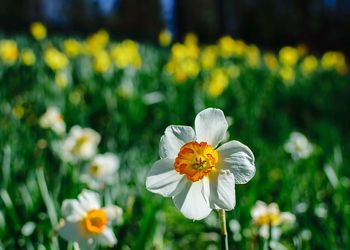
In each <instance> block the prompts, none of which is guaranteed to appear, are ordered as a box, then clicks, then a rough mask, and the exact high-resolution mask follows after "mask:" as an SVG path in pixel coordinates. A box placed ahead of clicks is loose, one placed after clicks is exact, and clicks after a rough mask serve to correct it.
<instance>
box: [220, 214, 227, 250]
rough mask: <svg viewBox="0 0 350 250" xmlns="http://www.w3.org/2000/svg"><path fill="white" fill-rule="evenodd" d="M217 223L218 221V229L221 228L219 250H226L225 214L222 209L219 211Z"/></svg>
mask: <svg viewBox="0 0 350 250" xmlns="http://www.w3.org/2000/svg"><path fill="white" fill-rule="evenodd" d="M219 221H220V228H221V249H222V250H228V237H227V227H226V212H225V210H224V209H219Z"/></svg>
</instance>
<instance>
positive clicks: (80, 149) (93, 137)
mask: <svg viewBox="0 0 350 250" xmlns="http://www.w3.org/2000/svg"><path fill="white" fill-rule="evenodd" d="M100 140H101V137H100V135H99V134H98V133H97V132H96V131H95V130H93V129H90V128H81V127H80V126H74V127H72V128H71V130H70V131H69V134H68V136H67V137H66V139H65V140H64V142H63V143H62V148H61V150H62V158H63V159H64V160H66V161H73V162H74V161H76V160H88V159H90V158H91V157H93V156H94V155H95V154H96V150H97V145H98V143H99V142H100Z"/></svg>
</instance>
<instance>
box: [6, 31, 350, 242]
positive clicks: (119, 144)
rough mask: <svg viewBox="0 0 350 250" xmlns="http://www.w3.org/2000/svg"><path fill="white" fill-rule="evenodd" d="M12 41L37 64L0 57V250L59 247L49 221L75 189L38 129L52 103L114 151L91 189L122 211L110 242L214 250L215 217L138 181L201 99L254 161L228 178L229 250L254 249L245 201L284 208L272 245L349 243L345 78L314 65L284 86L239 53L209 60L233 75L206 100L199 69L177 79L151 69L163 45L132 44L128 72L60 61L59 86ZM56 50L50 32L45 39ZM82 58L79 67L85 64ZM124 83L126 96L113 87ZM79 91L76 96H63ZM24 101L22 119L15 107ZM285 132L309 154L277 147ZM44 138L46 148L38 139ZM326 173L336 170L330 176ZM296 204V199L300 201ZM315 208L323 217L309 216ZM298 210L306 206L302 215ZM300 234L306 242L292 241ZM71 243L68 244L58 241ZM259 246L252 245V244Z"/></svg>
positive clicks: (27, 41)
mask: <svg viewBox="0 0 350 250" xmlns="http://www.w3.org/2000/svg"><path fill="white" fill-rule="evenodd" d="M14 39H16V41H17V44H18V46H19V48H24V47H27V46H28V47H31V48H33V49H34V51H35V53H36V57H37V62H36V64H35V65H34V66H31V67H27V66H24V65H22V64H21V63H20V62H18V61H17V62H16V63H15V64H13V65H6V64H5V63H4V62H1V61H0V114H1V115H0V148H1V152H0V163H1V171H0V249H44V248H43V246H45V247H46V248H47V249H58V248H59V249H65V248H66V247H67V243H66V242H65V241H64V240H63V239H61V238H59V237H57V235H56V234H55V227H56V226H57V223H58V221H59V220H60V219H61V218H62V215H61V212H60V207H61V203H62V201H63V200H64V199H67V198H75V197H76V196H77V195H78V194H79V193H80V192H81V190H82V189H83V188H86V187H85V186H84V184H82V183H80V181H79V175H80V172H81V171H82V170H83V168H84V166H85V165H84V163H78V164H68V163H64V162H63V161H61V159H60V158H59V157H58V155H57V154H56V153H55V151H54V150H53V148H52V143H53V142H54V141H56V140H58V139H59V138H58V137H57V136H56V135H55V134H54V133H53V132H51V131H49V130H44V129H42V128H40V127H39V125H38V118H39V117H40V116H41V115H42V114H43V113H44V112H45V110H46V108H47V107H48V106H50V105H54V106H57V107H59V108H60V109H61V111H62V113H63V115H64V120H65V122H66V124H67V129H68V130H69V129H70V127H72V126H73V125H80V126H82V127H91V128H93V129H95V130H96V131H98V132H99V133H100V134H101V137H102V141H101V143H100V145H99V147H98V148H99V152H101V153H104V152H114V153H116V154H117V155H118V156H119V157H120V159H121V167H120V170H119V172H118V178H116V180H115V183H114V184H113V185H112V186H110V187H108V188H106V189H105V190H104V191H102V192H101V195H102V197H103V200H104V201H106V202H112V203H114V204H116V205H119V206H120V207H122V208H123V210H124V218H123V223H122V224H121V225H118V226H115V227H114V232H115V233H116V236H117V238H118V244H117V245H116V246H115V249H207V247H212V248H210V249H215V246H219V242H218V241H219V239H220V236H219V232H220V230H219V225H218V222H217V217H218V215H217V213H216V212H212V214H211V215H210V217H209V218H208V219H207V220H203V221H196V222H193V221H191V220H188V219H186V218H185V217H183V215H182V214H181V213H180V212H179V211H178V210H177V209H176V208H175V206H174V205H173V204H172V202H171V199H170V198H168V199H164V198H163V197H161V196H159V195H155V194H152V193H150V192H148V191H147V190H146V189H145V185H144V183H145V177H146V174H147V171H148V170H149V169H150V167H151V165H152V163H153V162H155V161H156V160H157V159H158V158H159V155H158V146H159V139H160V137H161V135H162V134H163V132H164V130H165V128H166V126H168V125H170V124H184V125H191V126H192V125H193V121H194V118H195V115H196V114H197V113H198V112H199V111H201V110H202V109H204V108H205V107H217V108H220V109H222V110H223V111H224V113H225V115H227V116H230V117H231V118H232V120H233V123H232V125H231V126H230V127H229V133H230V139H237V140H240V141H241V142H243V143H244V144H246V145H248V146H249V147H250V148H251V149H252V151H253V152H254V154H255V157H256V168H257V172H256V176H255V177H254V178H253V179H252V181H250V182H249V183H248V184H246V185H237V186H236V196H237V205H236V208H235V209H234V210H233V211H230V212H228V213H227V216H228V221H230V220H232V219H235V220H237V221H238V222H239V223H240V225H241V231H240V233H241V236H242V238H241V240H239V241H236V240H234V238H233V234H232V232H229V243H230V247H231V249H258V247H259V246H258V245H259V242H260V241H259V239H258V238H257V236H254V235H253V234H254V230H256V229H254V225H253V223H252V218H251V216H250V210H251V208H252V206H253V205H254V204H255V202H256V201H257V200H262V201H265V202H267V203H270V202H276V203H278V205H279V207H280V209H281V211H289V212H292V213H294V214H295V215H296V218H297V220H296V223H295V225H294V226H293V228H292V229H291V230H288V231H287V232H285V233H283V234H282V236H281V243H282V244H284V245H285V246H286V247H287V248H288V249H347V248H349V247H350V216H349V214H350V199H349V197H350V189H349V188H350V179H349V178H350V170H349V169H350V168H349V164H350V157H349V154H348V152H350V141H349V138H350V137H349V136H350V133H349V132H350V130H349V124H350V123H349V121H350V119H349V111H348V108H349V107H350V98H349V97H350V84H349V83H350V76H349V74H346V75H340V74H338V73H337V72H336V71H333V70H330V71H326V70H323V69H321V68H318V69H317V70H316V71H315V72H314V73H312V74H311V75H309V76H307V77H306V76H303V75H302V74H301V72H300V70H299V67H298V66H296V67H295V72H296V78H295V81H294V83H293V84H291V85H290V86H286V85H285V84H284V83H283V81H282V80H281V79H280V77H279V76H278V74H274V73H272V72H271V71H269V70H268V69H267V68H266V67H264V65H262V66H260V67H257V68H253V67H250V66H248V65H247V64H246V63H245V62H244V60H242V59H240V58H230V59H220V60H221V61H219V62H218V64H221V65H222V66H221V67H226V65H232V64H234V65H237V66H238V67H239V69H240V75H239V77H238V78H236V79H230V81H229V85H228V86H227V88H226V89H225V90H224V92H223V93H222V94H221V95H220V96H218V97H210V96H208V95H207V92H206V90H205V88H204V87H203V82H204V78H205V74H206V73H205V72H204V71H202V72H201V73H200V74H199V75H198V76H197V77H195V78H192V79H189V80H188V81H186V82H184V83H182V84H177V83H175V81H174V80H173V79H172V78H171V77H170V76H169V75H167V74H166V73H164V71H163V66H164V65H165V63H166V62H167V60H168V57H169V50H167V49H161V48H158V47H156V46H153V45H148V44H140V45H139V46H140V48H139V50H140V53H141V56H142V60H143V65H142V67H141V68H140V69H139V70H136V71H132V70H123V69H118V68H116V67H114V68H113V70H112V71H110V72H108V73H106V74H100V73H96V72H94V71H93V70H92V69H91V67H90V66H89V63H90V61H89V60H88V59H87V57H85V56H80V57H78V58H75V59H72V60H71V61H70V66H69V69H68V71H69V74H70V75H71V79H72V80H71V82H70V83H69V84H68V86H67V87H66V88H64V89H61V88H59V87H57V85H56V84H55V83H54V81H55V80H54V72H53V71H52V70H50V69H49V68H48V67H47V66H46V65H45V63H44V62H43V60H42V58H41V55H42V53H43V52H42V48H44V47H45V43H46V44H47V43H48V42H49V41H48V40H45V41H44V42H42V43H41V44H39V43H38V42H35V41H33V40H32V39H31V38H29V37H23V36H21V37H16V38H14ZM51 41H52V42H53V44H56V46H57V47H60V46H61V45H60V44H61V41H62V38H60V37H54V38H52V40H51ZM86 65H87V66H86ZM126 82H128V84H130V86H131V88H132V90H133V94H132V95H130V96H122V95H120V94H118V93H119V92H118V89H120V86H122V85H123V84H125V83H126ZM154 91H157V92H160V93H161V94H162V95H163V96H164V100H163V101H161V102H159V103H155V104H151V105H149V104H146V103H145V102H144V96H145V95H146V94H148V93H150V92H154ZM77 94H78V95H80V96H81V101H80V102H72V101H71V100H72V96H73V97H74V95H77ZM18 107H22V108H23V109H24V113H23V116H22V115H20V116H18V115H16V108H17V109H18ZM292 131H300V132H302V133H303V134H305V135H306V136H307V137H308V139H309V140H310V141H311V143H313V144H314V146H315V152H314V153H313V154H312V156H311V157H310V158H308V159H305V160H300V161H297V162H295V161H293V160H292V159H291V157H290V155H289V154H288V153H286V152H285V151H284V149H283V144H284V143H285V141H286V140H287V139H288V137H289V134H290V133H291V132H292ZM41 139H44V140H45V141H46V142H47V147H39V146H38V141H39V140H41ZM334 176H335V177H336V178H334ZM300 204H301V205H300ZM320 205H321V206H325V207H326V209H327V215H326V216H325V217H324V218H320V217H318V216H317V213H315V209H317V207H319V206H320ZM301 206H306V209H304V210H303V211H301V210H300V207H301ZM305 230H309V231H310V232H311V235H312V236H311V239H310V240H307V239H305V238H303V237H302V235H303V232H304V234H305ZM69 247H72V246H69ZM260 247H261V244H260Z"/></svg>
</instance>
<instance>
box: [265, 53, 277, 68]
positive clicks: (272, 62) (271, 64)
mask: <svg viewBox="0 0 350 250" xmlns="http://www.w3.org/2000/svg"><path fill="white" fill-rule="evenodd" d="M263 59H264V62H265V65H266V67H267V68H268V69H269V70H270V71H275V70H276V69H277V67H278V61H277V58H276V56H275V54H273V53H266V54H264V56H263Z"/></svg>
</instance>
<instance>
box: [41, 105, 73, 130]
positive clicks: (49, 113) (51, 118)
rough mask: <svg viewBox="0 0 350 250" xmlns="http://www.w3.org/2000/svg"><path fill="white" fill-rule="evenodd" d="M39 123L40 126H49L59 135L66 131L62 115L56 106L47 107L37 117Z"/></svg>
mask: <svg viewBox="0 0 350 250" xmlns="http://www.w3.org/2000/svg"><path fill="white" fill-rule="evenodd" d="M39 125H40V127H42V128H46V129H47V128H50V129H52V130H53V131H54V132H55V133H56V134H59V135H62V134H64V133H65V132H66V124H65V122H64V120H63V116H62V114H61V113H60V111H59V109H58V108H56V107H48V108H47V110H46V112H45V113H44V114H43V115H42V116H41V117H40V119H39Z"/></svg>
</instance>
